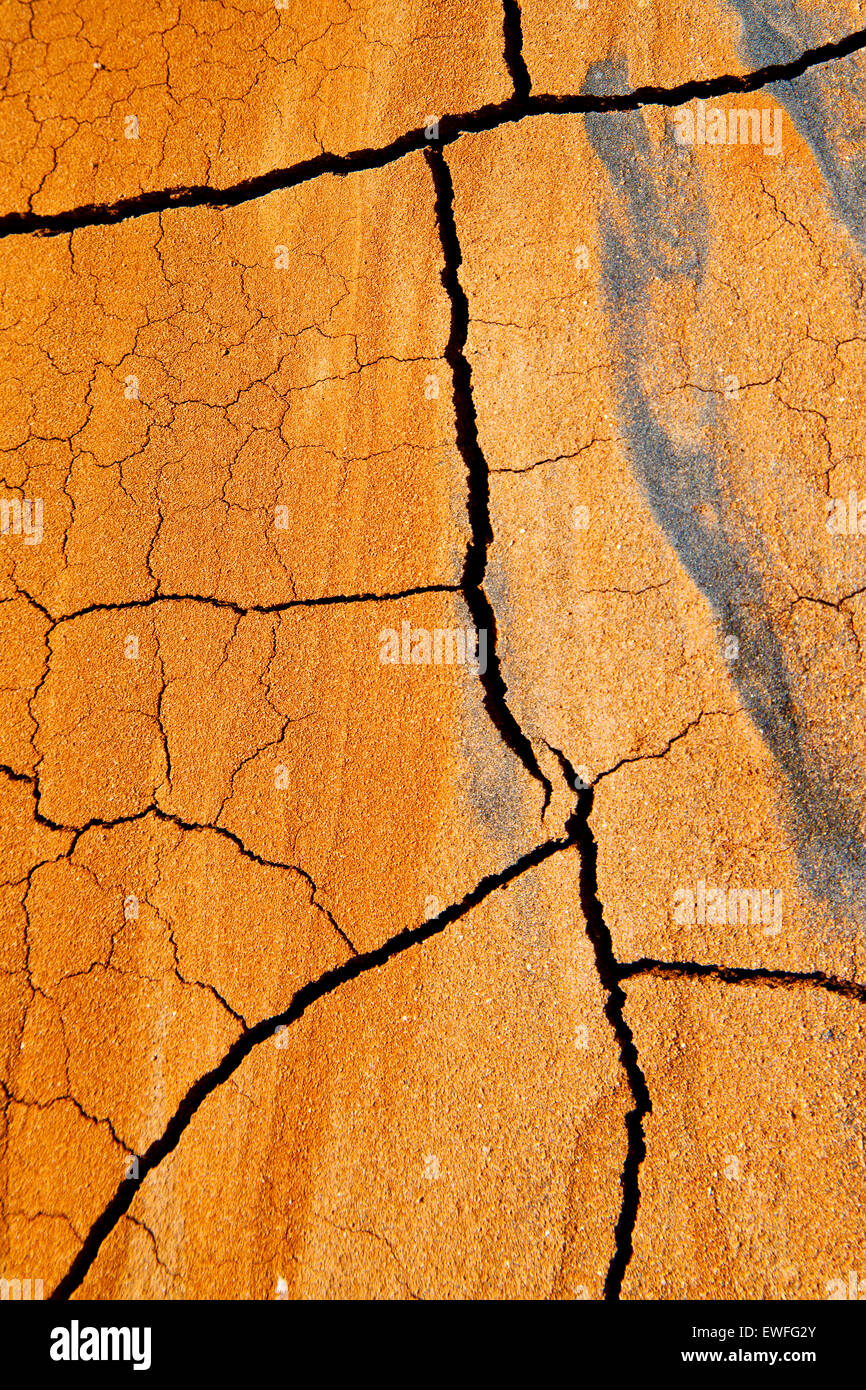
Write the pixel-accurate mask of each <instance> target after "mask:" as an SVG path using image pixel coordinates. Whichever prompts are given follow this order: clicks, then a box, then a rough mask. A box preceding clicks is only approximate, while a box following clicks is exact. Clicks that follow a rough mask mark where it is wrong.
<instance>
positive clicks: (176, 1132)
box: [51, 837, 572, 1300]
mask: <svg viewBox="0 0 866 1390" xmlns="http://www.w3.org/2000/svg"><path fill="white" fill-rule="evenodd" d="M571 843H572V841H571V839H570V838H569V837H563V838H559V839H554V840H546V841H545V842H544V843H543V844H541V845H538V846H537V847H536V848H535V849H532V850H530V851H529V852H528V853H526V854H524V855H522V856H521V858H519V859H518V860H516V861H515V863H513V864H511V865H510V866H509V867H508V868H507V869H503V870H502V871H501V872H500V873H498V874H490V875H488V876H487V877H486V878H483V879H482V880H481V881H480V883H478V884H477V885H476V887H475V888H473V889H471V891H470V892H469V893H467V894H466V896H465V897H464V898H462V899H461V900H460V902H458V903H453V904H452V905H451V906H450V907H447V908H445V909H444V910H443V911H442V912H440V913H439V914H438V915H437V916H436V917H432V918H431V919H430V920H429V921H427V922H423V923H422V924H421V925H420V926H416V927H411V928H406V929H405V930H404V931H402V932H399V933H398V934H397V935H396V936H394V937H391V938H390V940H388V941H386V942H385V943H384V944H383V945H382V946H378V947H376V949H375V950H372V951H367V952H365V953H364V954H363V955H355V956H352V957H351V959H350V960H348V961H346V962H344V963H343V964H342V965H339V966H336V967H335V968H334V969H332V970H328V971H326V972H325V973H324V974H323V975H320V976H319V978H318V979H317V980H311V981H310V982H308V983H307V984H305V985H303V986H302V987H301V988H300V989H299V990H298V991H297V992H296V993H295V994H294V995H293V996H292V999H291V1001H290V1003H289V1005H288V1007H287V1008H286V1009H284V1010H283V1012H282V1013H279V1014H275V1015H274V1016H273V1017H271V1018H266V1019H262V1020H261V1021H260V1022H259V1023H257V1024H255V1025H254V1026H253V1027H252V1028H249V1029H247V1031H246V1032H244V1033H242V1034H241V1036H240V1037H239V1038H237V1039H236V1040H235V1042H234V1043H233V1044H232V1045H231V1047H230V1048H229V1049H228V1051H227V1052H226V1053H225V1054H224V1056H223V1057H222V1059H221V1061H220V1062H218V1063H217V1065H216V1066H215V1067H213V1068H212V1069H211V1070H210V1071H209V1072H206V1073H205V1074H204V1075H203V1076H200V1077H199V1078H198V1079H197V1080H196V1081H195V1082H194V1083H193V1084H192V1086H191V1087H190V1088H189V1090H188V1091H187V1093H186V1095H185V1096H184V1097H183V1099H182V1101H181V1102H180V1104H179V1105H178V1107H177V1109H176V1110H175V1112H174V1114H173V1115H172V1117H171V1119H170V1120H169V1122H168V1124H167V1125H166V1127H165V1129H164V1130H163V1132H162V1134H161V1135H160V1136H159V1138H157V1139H155V1140H154V1142H153V1143H152V1144H151V1145H150V1147H149V1148H148V1149H147V1150H146V1151H145V1152H144V1153H143V1154H140V1155H139V1161H138V1174H139V1180H143V1179H144V1178H146V1177H147V1175H148V1173H150V1172H152V1171H153V1169H154V1168H156V1167H157V1166H158V1165H159V1164H160V1163H161V1162H162V1160H163V1159H164V1158H166V1157H167V1156H168V1155H169V1154H170V1153H171V1152H172V1151H173V1150H174V1149H175V1148H176V1147H177V1145H178V1144H179V1142H180V1140H181V1138H182V1136H183V1134H184V1131H185V1130H186V1129H187V1127H188V1125H189V1124H190V1122H191V1120H192V1118H193V1116H194V1115H195V1113H196V1111H197V1110H198V1109H199V1107H200V1106H201V1105H203V1104H204V1102H205V1101H206V1100H207V1099H208V1097H209V1096H210V1095H212V1094H213V1092H214V1091H216V1090H217V1089H218V1088H219V1087H220V1086H221V1085H223V1083H224V1082H226V1081H228V1080H229V1078H230V1077H231V1076H232V1075H233V1073H234V1072H236V1071H237V1069H238V1068H239V1067H240V1065H241V1063H242V1062H244V1061H245V1059H246V1058H247V1057H248V1056H249V1055H250V1053H251V1052H252V1051H253V1049H254V1048H255V1047H257V1046H258V1045H259V1044H260V1043H264V1042H266V1041H267V1040H268V1039H270V1038H272V1037H273V1035H274V1032H275V1030H276V1029H277V1028H278V1027H288V1026H290V1025H291V1024H293V1023H297V1021H298V1020H299V1019H300V1018H302V1017H303V1015H304V1014H305V1013H306V1012H307V1010H308V1009H309V1008H310V1007H311V1006H312V1005H313V1004H316V1003H318V1002H319V1000H321V999H325V998H326V997H327V996H328V995H330V994H333V993H334V992H335V991H336V990H338V989H339V988H340V986H341V985H344V984H346V983H347V982H348V981H350V980H355V979H357V978H358V977H359V976H360V975H365V974H366V973H367V972H368V971H370V970H375V969H378V968H379V967H380V966H383V965H386V964H387V963H388V962H389V961H391V960H393V959H394V957H395V956H399V955H401V954H402V953H403V952H404V951H408V950H410V949H411V948H412V947H413V946H417V945H420V944H421V943H422V942H424V941H428V940H429V939H430V938H431V937H433V936H437V935H438V934H439V933H440V932H442V931H444V930H445V928H446V927H448V926H450V925H451V923H452V922H456V921H458V920H459V919H460V918H461V917H463V916H465V915H466V913H467V912H469V911H471V910H472V908H474V907H477V906H478V904H479V903H482V902H483V901H484V900H485V898H488V897H489V896H490V894H491V893H493V892H495V891H496V890H497V889H499V888H505V887H507V885H508V884H509V883H512V882H513V881H514V879H516V878H519V877H520V875H521V874H524V873H526V872H527V870H529V869H533V868H535V867H536V866H537V865H539V864H543V863H544V862H545V861H546V860H547V859H550V858H551V856H552V855H554V854H558V853H559V852H560V851H561V850H564V849H568V848H569V847H570V846H571ZM137 1186H138V1183H137V1182H131V1181H128V1180H123V1181H121V1182H120V1183H119V1185H118V1187H117V1189H116V1191H115V1193H114V1196H113V1197H112V1198H111V1200H110V1201H109V1203H108V1205H107V1206H106V1207H105V1208H104V1210H103V1211H102V1212H101V1213H100V1215H99V1216H98V1217H97V1218H96V1220H95V1221H94V1223H93V1225H92V1226H91V1227H90V1230H89V1232H88V1234H87V1236H86V1237H85V1239H84V1241H83V1243H82V1246H81V1249H80V1250H79V1251H78V1253H77V1255H76V1256H75V1259H74V1260H73V1261H72V1264H71V1265H70V1267H69V1269H68V1270H67V1272H66V1274H65V1275H64V1276H63V1278H62V1279H61V1280H60V1281H59V1283H58V1284H57V1286H56V1287H55V1289H54V1291H53V1293H52V1294H51V1297H52V1298H53V1299H56V1300H61V1299H68V1298H70V1297H71V1295H72V1294H73V1293H75V1291H76V1289H78V1288H79V1287H80V1285H81V1283H82V1281H83V1280H84V1278H85V1277H86V1275H87V1273H88V1271H89V1270H90V1268H91V1266H92V1265H93V1263H94V1261H95V1260H96V1258H97V1256H98V1254H99V1252H100V1250H101V1248H102V1245H103V1243H104V1242H105V1241H106V1239H107V1238H108V1236H109V1235H110V1234H111V1232H112V1231H113V1230H114V1228H115V1226H116V1225H117V1223H118V1221H119V1220H120V1219H121V1217H123V1216H125V1215H126V1213H127V1211H128V1209H129V1207H130V1206H131V1204H132V1200H133V1198H134V1196H135V1192H136V1188H137Z"/></svg>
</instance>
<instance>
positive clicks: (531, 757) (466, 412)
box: [424, 148, 553, 810]
mask: <svg viewBox="0 0 866 1390" xmlns="http://www.w3.org/2000/svg"><path fill="white" fill-rule="evenodd" d="M424 154H425V157H426V159H427V163H428V165H429V166H430V173H431V175H432V178H433V188H434V191H435V196H436V220H437V224H438V227H439V238H440V241H441V244H442V256H443V259H444V262H445V264H444V267H443V269H442V271H441V272H440V274H441V280H442V285H443V287H444V290H445V293H446V294H447V295H448V299H449V302H450V304H451V330H450V333H449V335H448V342H447V344H446V346H445V353H444V356H445V361H446V362H447V363H448V366H449V367H450V368H451V375H452V380H453V387H454V390H453V399H454V418H455V426H456V443H457V448H458V449H459V451H460V456H461V458H462V459H463V462H464V464H465V465H466V476H467V482H468V497H467V511H468V514H469V527H470V539H469V544H468V545H467V547H466V558H465V560H464V564H463V574H462V576H461V581H460V589H461V592H462V594H463V597H464V599H465V601H466V606H467V608H468V609H469V612H470V614H471V615H472V621H473V623H474V624H475V627H476V628H477V629H478V630H479V631H482V630H485V629H486V631H487V632H488V634H489V641H488V660H487V670H486V671H485V672H484V674H483V675H481V674H479V679H480V681H481V686H482V689H483V691H484V708H485V709H486V710H487V713H488V715H489V716H490V718H491V720H492V721H493V724H494V725H495V727H496V729H497V730H498V731H499V735H500V737H501V738H502V740H503V742H504V743H505V744H507V746H508V747H509V748H510V749H511V751H512V753H514V755H515V756H516V757H517V758H519V759H520V761H521V763H522V764H523V766H524V767H525V768H526V770H527V772H529V773H530V774H531V776H532V777H534V778H535V780H536V781H537V782H540V783H541V785H542V787H543V788H544V810H547V806H548V804H549V802H550V798H551V795H552V791H553V788H552V787H551V784H550V782H549V781H548V779H547V777H545V775H544V773H543V772H542V770H541V768H540V767H539V765H538V760H537V758H536V756H535V752H534V751H533V747H532V744H531V743H530V741H529V739H528V738H527V736H526V734H525V733H524V732H523V730H522V729H521V727H520V725H519V724H518V722H517V720H516V719H515V717H514V715H513V714H512V712H511V709H510V707H509V704H508V699H507V695H508V686H507V685H506V683H505V679H504V677H503V675H502V668H501V666H500V662H499V648H498V640H497V638H498V634H497V628H496V615H495V613H494V611H493V605H492V604H491V602H490V600H489V598H488V597H487V594H486V593H485V590H484V576H485V574H486V572H487V552H488V548H489V546H490V543H491V541H492V540H493V527H492V525H491V522H490V474H489V470H488V467H487V460H486V459H485V457H484V452H483V450H482V448H481V444H480V442H479V439H478V420H477V417H476V414H475V402H474V400H473V396H472V367H471V366H470V364H469V360H468V358H467V357H466V353H465V347H466V339H467V337H468V334H469V301H468V299H467V298H466V294H465V291H464V289H463V286H462V285H461V283H460V274H459V271H460V266H461V264H462V262H463V255H462V253H461V250H460V241H459V238H458V236H457V224H456V222H455V219H454V184H453V182H452V180H451V170H450V169H449V167H448V165H447V163H446V161H445V159H444V157H443V155H442V151H441V150H438V149H434V148H428V149H426V150H425V151H424Z"/></svg>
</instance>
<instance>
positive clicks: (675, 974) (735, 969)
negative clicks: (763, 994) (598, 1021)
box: [616, 956, 866, 1004]
mask: <svg viewBox="0 0 866 1390" xmlns="http://www.w3.org/2000/svg"><path fill="white" fill-rule="evenodd" d="M616 974H617V978H618V979H620V980H630V979H634V978H635V976H638V975H650V976H654V977H655V978H656V979H661V980H689V979H706V978H710V979H714V980H722V981H724V983H725V984H729V985H764V986H766V987H767V988H769V989H801V988H803V987H806V988H810V989H824V990H827V991H828V992H829V993H830V994H841V995H842V996H843V998H845V999H853V1000H856V1002H857V1003H859V1004H866V985H858V984H857V983H856V982H855V981H853V980H843V979H840V978H839V977H838V976H837V975H826V974H825V973H824V971H822V970H811V971H806V972H800V971H797V970H768V969H765V968H764V967H762V966H757V967H755V968H748V969H747V968H746V967H744V966H738V965H702V964H700V963H699V962H698V961H667V960H653V959H652V958H651V957H648V956H644V957H642V958H641V959H640V960H634V961H626V962H623V963H622V964H621V965H617V967H616Z"/></svg>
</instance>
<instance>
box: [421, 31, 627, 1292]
mask: <svg viewBox="0 0 866 1390" xmlns="http://www.w3.org/2000/svg"><path fill="white" fill-rule="evenodd" d="M518 13H519V12H518ZM424 153H425V157H426V159H427V163H428V165H429V166H430V172H431V175H432V178H433V186H434V190H435V194H436V218H437V223H438V226H439V235H440V240H441V243H442V254H443V258H444V261H445V265H444V268H443V270H442V272H441V278H442V285H443V287H444V289H445V292H446V294H447V295H448V298H449V301H450V304H451V332H450V335H449V338H448V344H447V347H446V349H445V360H446V361H447V362H448V365H449V366H450V367H451V371H452V376H453V381H454V414H455V420H456V430H457V447H458V449H459V450H460V454H461V457H462V458H463V461H464V463H465V464H466V472H467V477H468V484H469V497H468V510H469V522H470V527H471V539H470V542H469V545H468V546H467V549H466V560H465V564H464V568H463V576H462V581H461V589H462V592H463V595H464V598H465V600H466V603H467V606H468V607H469V610H470V612H471V614H472V620H473V622H474V623H475V625H476V627H487V628H488V629H489V631H490V633H491V639H492V640H491V642H490V644H489V646H490V660H489V665H488V670H487V676H486V678H484V677H482V684H483V686H484V705H485V708H486V710H487V712H488V714H489V715H490V718H491V719H492V720H493V722H494V724H495V726H496V728H497V729H498V730H499V733H500V735H501V737H502V738H503V739H504V741H505V742H506V744H507V745H508V747H509V748H510V749H511V750H512V752H513V753H515V754H516V756H517V757H519V758H520V761H521V762H522V763H523V766H524V767H525V768H526V769H527V771H529V772H530V773H531V774H532V776H533V777H535V778H536V779H537V780H538V781H539V782H541V784H542V785H543V787H544V789H545V810H546V809H547V805H548V803H549V801H550V797H551V795H552V790H553V789H552V786H551V783H550V782H549V780H548V779H547V777H545V775H544V773H543V772H542V771H541V768H540V767H539V765H538V761H537V759H536V757H535V753H534V751H533V748H532V744H531V743H530V741H529V739H528V738H527V736H526V734H525V733H524V732H523V730H522V728H521V727H520V725H519V724H518V722H517V720H516V719H515V717H514V715H513V714H512V712H511V709H510V707H509V705H508V701H507V698H506V697H507V691H508V687H507V686H506V684H505V680H504V678H503V676H502V671H501V668H500V665H499V655H498V644H497V640H496V636H497V630H496V616H495V613H494V610H493V606H492V604H491V603H490V600H489V598H488V597H487V594H486V593H485V591H484V587H483V583H484V576H485V573H486V570H487V551H488V547H489V545H490V542H491V541H492V540H493V527H492V525H491V521H490V476H489V470H488V467H487V461H486V459H485V457H484V453H483V450H482V448H481V444H480V442H479V439H478V420H477V416H476V411H475V401H474V399H473V395H472V367H471V365H470V363H469V361H468V359H467V357H466V353H465V347H466V340H467V337H468V334H469V301H468V299H467V297H466V293H465V291H464V289H463V286H462V285H461V283H460V274H459V272H460V266H461V264H462V261H463V257H462V253H461V250H460V241H459V238H458V235H457V224H456V221H455V217H454V184H453V181H452V178H451V170H450V169H449V167H448V164H447V162H446V160H445V158H444V157H443V155H442V152H441V150H438V149H427V150H425V152H424ZM551 751H552V752H554V753H555V755H556V757H557V759H558V761H559V764H560V766H561V767H562V770H563V772H564V774H565V776H566V778H567V779H568V782H569V785H570V786H572V787H574V788H576V789H577V790H578V793H579V794H578V798H577V804H576V806H575V810H574V811H573V813H572V815H571V816H570V818H569V820H568V822H567V825H566V831H567V839H568V841H569V842H570V843H573V844H574V845H576V847H577V849H578V852H579V855H580V901H581V908H582V910H583V915H584V919H585V922H586V931H587V936H588V937H589V941H590V944H591V946H592V949H593V952H594V956H595V965H596V970H597V972H598V977H599V980H600V981H601V984H602V987H603V989H604V990H605V992H606V995H607V1002H606V1003H605V1010H604V1011H605V1017H606V1018H607V1020H608V1022H609V1023H610V1026H611V1028H612V1029H613V1032H614V1036H615V1037H616V1040H617V1044H618V1046H619V1053H620V1061H621V1063H622V1067H623V1070H624V1072H625V1075H626V1079H627V1082H628V1086H629V1089H630V1091H631V1094H632V1098H633V1100H634V1106H633V1108H632V1109H631V1110H630V1111H629V1113H628V1114H627V1116H626V1120H625V1125H626V1134H627V1137H628V1148H627V1152H626V1158H625V1163H624V1164H623V1170H622V1174H621V1175H620V1184H621V1187H622V1204H621V1206H620V1213H619V1217H618V1219H617V1223H616V1229H615V1234H614V1254H613V1257H612V1259H611V1262H610V1267H609V1269H608V1272H607V1278H606V1280H605V1285H604V1297H605V1298H606V1299H613V1300H615V1299H618V1298H619V1294H620V1289H621V1287H622V1281H623V1276H624V1274H625V1270H626V1266H627V1265H628V1262H629V1260H630V1259H631V1254H632V1237H633V1233H634V1227H635V1222H636V1220H637V1212H638V1206H639V1205H640V1187H639V1184H638V1174H639V1171H640V1166H641V1164H642V1162H643V1160H644V1157H645V1155H646V1142H645V1137H644V1128H643V1121H644V1117H645V1116H646V1115H648V1114H649V1113H650V1111H651V1110H652V1102H651V1101H650V1095H649V1090H648V1088H647V1083H646V1077H645V1076H644V1074H643V1070H642V1068H641V1066H640V1062H639V1060H638V1054H637V1048H636V1046H635V1042H634V1039H633V1037H632V1032H631V1029H630V1028H629V1026H628V1024H627V1022H626V1019H625V1013H624V1006H625V1002H626V996H625V991H624V990H623V989H622V986H621V985H620V982H619V976H618V970H619V965H618V962H617V960H616V956H615V955H614V951H613V941H612V938H611V934H610V930H609V929H608V927H607V924H606V923H605V920H604V913H603V910H602V906H601V901H600V899H599V896H598V873H597V861H598V847H597V845H596V842H595V838H594V836H593V834H592V831H591V829H590V827H589V817H590V813H591V811H592V803H593V790H592V787H587V788H585V787H584V786H583V783H582V782H581V781H580V779H579V778H578V776H577V773H576V771H575V769H574V768H573V767H572V765H571V763H570V762H569V760H568V758H567V757H566V756H565V754H564V753H562V752H560V751H559V750H558V749H552V750H551Z"/></svg>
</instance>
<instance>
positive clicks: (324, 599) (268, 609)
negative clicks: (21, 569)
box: [15, 584, 460, 635]
mask: <svg viewBox="0 0 866 1390" xmlns="http://www.w3.org/2000/svg"><path fill="white" fill-rule="evenodd" d="M459 593H460V585H459V584H419V585H416V586H415V587H414V588H411V589H398V590H395V592H394V593H391V594H324V595H322V596H321V597H320V598H297V599H286V600H284V602H282V603H250V604H242V603H236V602H235V601H234V599H229V598H212V597H211V596H210V595H209V594H164V593H160V592H157V593H155V594H151V595H150V596H149V597H148V598H139V599H129V600H127V601H126V602H118V603H90V604H88V605H87V606H86V607H85V608H77V609H76V610H75V611H74V612H73V613H61V614H59V615H58V616H56V617H55V615H54V614H53V613H51V612H49V610H48V609H47V608H45V607H44V605H43V604H41V603H40V602H39V600H38V599H35V598H33V597H32V596H31V595H30V594H28V593H25V591H24V590H23V589H19V591H18V593H17V594H16V595H15V597H20V598H23V599H26V600H27V602H28V603H32V604H33V606H34V608H38V609H39V610H40V612H42V613H44V614H45V616H46V618H48V619H49V621H50V622H51V623H53V625H54V626H55V627H59V626H60V624H61V623H71V622H74V620H75V619H76V618H86V617H87V616H88V614H90V613H119V612H122V611H123V610H125V609H127V608H153V607H154V606H155V605H156V604H159V603H203V604H207V605H208V606H209V607H211V608H224V609H227V610H228V611H229V612H231V613H237V614H239V615H240V616H241V617H245V616H246V615H247V614H248V613H265V614H267V613H288V612H289V611H290V610H291V609H294V608H331V607H336V606H337V605H339V604H341V603H395V602H397V601H398V600H400V599H404V598H416V597H417V596H418V595H421V594H459ZM46 635H47V634H46Z"/></svg>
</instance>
